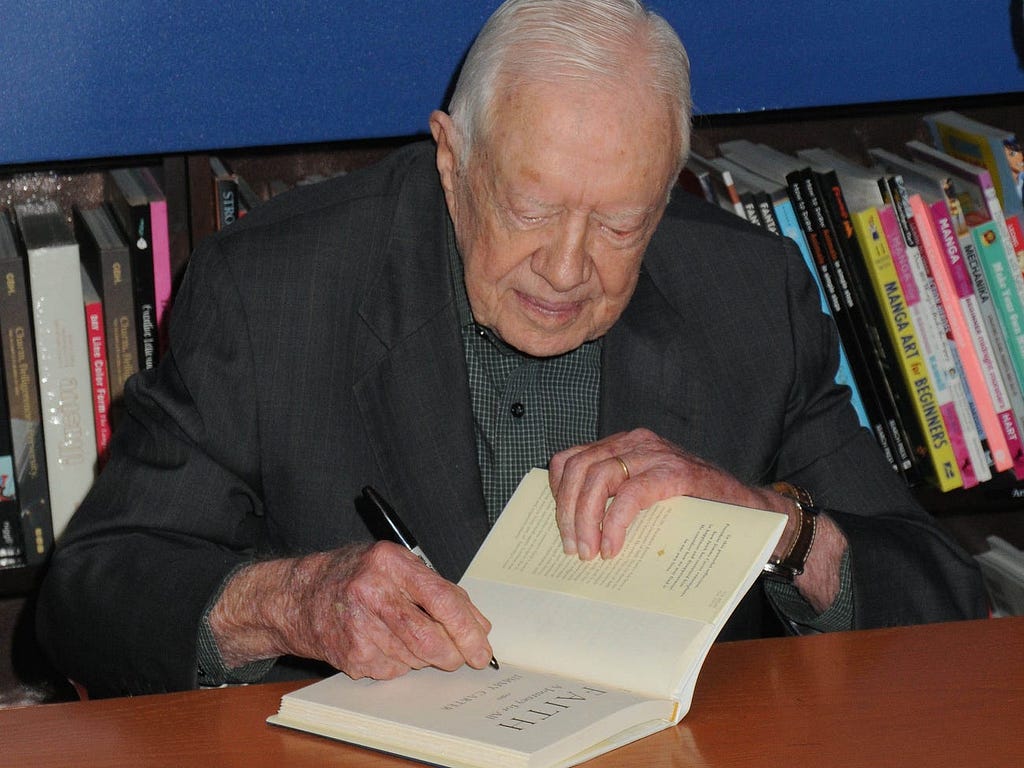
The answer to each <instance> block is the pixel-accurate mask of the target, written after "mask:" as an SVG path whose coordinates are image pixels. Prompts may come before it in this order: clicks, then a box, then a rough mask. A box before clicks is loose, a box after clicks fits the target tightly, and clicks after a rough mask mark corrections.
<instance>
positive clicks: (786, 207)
mask: <svg viewBox="0 0 1024 768" xmlns="http://www.w3.org/2000/svg"><path fill="white" fill-rule="evenodd" d="M773 207H774V209H775V218H776V220H777V221H778V223H779V234H781V235H782V236H783V237H788V238H789V239H790V240H792V241H793V242H794V243H796V246H797V248H798V249H799V250H800V255H801V256H802V257H803V260H804V263H805V264H806V265H807V269H808V270H809V271H810V273H811V275H813V276H814V282H815V285H817V286H818V293H819V295H820V296H821V311H822V312H823V313H825V314H827V315H829V316H830V317H832V319H833V322H835V316H834V315H833V314H832V309H831V307H829V303H828V298H827V297H826V296H825V290H824V288H823V287H822V285H821V276H820V275H819V274H818V269H817V267H816V266H815V264H814V257H813V256H811V251H810V248H808V246H807V238H806V237H805V236H804V232H803V229H801V227H800V223H799V222H798V221H797V218H796V213H795V212H794V211H793V203H792V202H791V201H790V199H789V197H788V196H780V198H779V199H778V200H776V201H773ZM836 330H837V331H838V323H837V324H836ZM836 381H837V382H838V383H840V384H843V385H845V386H846V387H847V388H848V389H849V390H850V402H851V404H852V405H853V409H854V410H855V411H856V412H857V419H858V421H860V423H861V425H863V426H864V427H866V428H868V429H870V430H871V431H872V433H873V434H876V436H877V433H876V432H875V430H876V429H877V428H878V426H879V424H881V423H882V422H881V421H880V420H879V418H878V416H877V414H875V413H873V412H872V411H871V406H870V405H869V404H867V403H865V401H864V400H865V398H864V395H863V393H862V385H861V383H860V381H858V378H857V375H856V374H855V373H854V363H853V361H851V359H850V354H849V353H848V351H847V349H846V342H845V341H843V339H842V334H841V333H840V341H839V367H838V369H837V370H836ZM878 442H879V446H880V447H881V448H882V451H883V452H884V453H885V455H886V458H887V459H889V463H890V464H892V466H893V468H894V469H895V468H896V462H895V459H894V458H893V456H892V450H891V448H890V446H889V441H888V437H887V436H885V435H884V433H883V437H882V439H880V440H879V441H878Z"/></svg>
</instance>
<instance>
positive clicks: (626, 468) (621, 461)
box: [615, 456, 629, 480]
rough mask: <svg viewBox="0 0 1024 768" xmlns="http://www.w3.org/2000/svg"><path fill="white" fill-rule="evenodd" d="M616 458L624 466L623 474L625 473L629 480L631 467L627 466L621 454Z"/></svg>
mask: <svg viewBox="0 0 1024 768" xmlns="http://www.w3.org/2000/svg"><path fill="white" fill-rule="evenodd" d="M615 460H616V461H617V462H619V466H620V467H622V474H624V475H625V476H626V479H627V480H629V467H627V466H626V462H624V461H623V460H622V457H621V456H616V457H615Z"/></svg>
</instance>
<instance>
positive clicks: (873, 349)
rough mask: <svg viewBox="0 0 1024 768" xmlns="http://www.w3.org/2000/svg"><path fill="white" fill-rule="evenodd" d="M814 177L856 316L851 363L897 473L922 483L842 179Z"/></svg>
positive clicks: (841, 281) (847, 301)
mask: <svg viewBox="0 0 1024 768" xmlns="http://www.w3.org/2000/svg"><path fill="white" fill-rule="evenodd" d="M810 178H811V180H812V181H813V184H814V189H815V192H816V194H817V196H818V198H819V200H820V201H821V206H822V210H823V211H824V213H825V216H826V218H827V219H828V220H829V222H830V227H831V230H832V239H833V241H834V242H835V245H836V248H835V254H834V259H835V260H834V269H835V272H836V275H837V279H836V282H837V284H838V285H839V288H840V294H839V296H840V298H841V299H842V302H843V303H844V310H845V312H846V313H847V314H848V315H849V316H850V327H851V332H850V334H851V336H852V339H851V341H850V344H849V346H851V347H853V350H852V353H851V360H852V361H853V363H854V364H855V372H856V376H857V380H858V382H865V384H864V387H865V389H866V391H867V393H868V395H869V397H870V398H871V399H872V400H871V401H870V402H872V407H873V408H874V410H875V411H876V413H877V416H876V417H875V419H874V422H877V423H878V424H879V425H880V426H878V427H876V429H877V430H878V431H879V432H882V433H884V434H885V435H887V439H888V441H889V443H890V444H891V446H892V453H893V456H894V458H895V461H896V468H897V470H898V471H899V472H900V473H901V474H902V475H903V476H904V478H905V479H906V480H907V482H908V483H910V484H914V483H915V482H917V481H919V480H920V479H921V477H920V473H919V472H918V471H917V468H916V467H915V465H914V460H913V456H912V450H911V441H910V438H909V437H908V435H907V429H906V428H905V427H904V426H902V424H901V417H900V407H899V402H898V396H897V395H896V393H894V392H893V389H892V386H891V384H890V382H889V378H888V377H887V375H886V372H885V361H886V360H887V359H891V358H892V355H893V353H892V352H891V351H890V350H888V349H887V348H885V346H884V344H883V343H882V339H883V338H884V337H883V336H882V335H881V334H879V332H878V329H879V327H880V326H881V322H880V320H879V319H878V317H877V313H876V312H874V305H873V304H872V302H871V299H870V295H869V294H868V293H866V290H868V289H867V286H868V285H870V281H869V280H868V278H867V276H866V275H865V274H864V272H863V259H862V256H861V253H860V246H859V245H858V244H857V238H856V235H855V234H854V231H853V224H852V222H851V221H850V213H849V210H848V208H847V206H846V199H845V197H844V195H843V190H842V186H841V185H840V183H839V176H838V174H837V173H836V172H835V171H834V170H833V171H825V172H818V171H812V172H811V174H810ZM911 421H912V419H911ZM881 439H882V438H879V443H881Z"/></svg>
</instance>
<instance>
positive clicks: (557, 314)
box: [516, 291, 584, 325]
mask: <svg viewBox="0 0 1024 768" xmlns="http://www.w3.org/2000/svg"><path fill="white" fill-rule="evenodd" d="M516 298H517V300H518V301H519V305H520V306H521V307H523V309H524V311H525V312H526V313H527V314H528V315H530V316H531V317H535V318H537V319H538V320H540V321H541V322H542V323H544V324H545V325H549V324H550V325H566V324H568V323H571V322H572V321H573V320H575V319H576V318H577V317H579V315H580V312H582V311H583V304H584V302H583V301H551V300H549V299H542V298H539V297H537V296H530V295H528V294H525V293H522V292H520V291H516Z"/></svg>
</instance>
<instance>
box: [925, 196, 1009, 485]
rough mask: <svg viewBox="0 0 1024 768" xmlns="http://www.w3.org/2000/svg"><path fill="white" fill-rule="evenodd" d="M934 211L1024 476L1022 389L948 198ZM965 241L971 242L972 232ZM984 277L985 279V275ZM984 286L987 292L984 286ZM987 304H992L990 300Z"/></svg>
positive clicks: (998, 413) (987, 378)
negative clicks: (1010, 375) (1007, 365)
mask: <svg viewBox="0 0 1024 768" xmlns="http://www.w3.org/2000/svg"><path fill="white" fill-rule="evenodd" d="M931 210H932V221H933V222H934V224H935V229H936V234H937V236H938V239H939V242H940V243H941V245H942V254H943V257H944V259H945V263H946V265H947V266H948V267H949V273H950V277H951V278H952V282H953V286H954V288H955V289H956V292H957V295H958V296H959V297H960V307H961V309H962V310H963V316H964V320H965V321H966V323H967V327H968V329H969V331H970V333H971V337H972V339H973V341H974V348H975V350H976V352H977V356H978V362H979V363H980V364H981V372H982V375H983V376H984V378H985V384H986V386H987V388H988V392H989V395H990V396H991V398H992V407H993V409H994V410H995V412H996V416H997V418H998V419H999V425H1000V427H1001V428H1002V431H1003V434H1004V435H1005V436H1006V447H1007V450H1008V451H1009V453H1010V459H1011V461H1012V463H1013V470H1014V474H1016V475H1017V476H1018V477H1020V478H1021V479H1024V437H1022V435H1021V431H1020V421H1019V418H1018V416H1017V415H1016V407H1015V400H1014V397H1015V396H1014V392H1016V399H1017V400H1018V401H1020V400H1021V399H1022V398H1021V392H1020V389H1019V387H1016V386H1015V384H1016V379H1015V378H1014V379H1013V380H1012V381H1008V380H1007V379H1006V378H1005V376H1004V372H1003V369H1002V367H1001V366H1000V364H999V362H998V360H999V358H1000V354H999V353H998V352H997V343H996V341H997V338H996V337H993V335H992V334H991V332H990V330H989V326H990V322H989V321H987V320H986V315H987V314H990V312H987V311H986V310H985V309H984V308H983V307H982V300H981V296H980V294H979V292H978V291H977V290H976V285H975V280H974V279H972V274H971V273H972V271H973V270H971V269H969V268H968V254H967V252H966V251H965V250H964V249H963V248H962V247H961V242H963V241H962V240H961V238H960V237H958V236H957V227H956V224H955V223H954V220H953V217H952V215H951V213H950V211H949V208H948V207H947V205H946V203H945V201H942V200H940V201H938V202H936V203H933V204H932V206H931ZM966 241H967V242H971V241H970V236H969V235H968V236H967V238H966ZM972 245H973V243H972ZM971 253H972V254H974V256H973V258H974V260H975V262H977V253H976V251H974V249H973V248H971ZM975 270H977V271H978V272H981V265H980V264H976V266H975ZM981 279H982V282H984V277H983V275H982V278H981ZM983 289H984V290H986V291H987V289H986V288H984V285H983ZM988 303H989V304H991V301H989V302H988ZM991 321H992V322H995V318H994V317H992V318H991ZM997 330H998V329H997ZM998 341H999V342H1001V341H1002V339H1001V338H998ZM1003 349H1004V351H1003V353H1002V355H1003V356H1006V357H1008V356H1009V352H1007V351H1005V345H1003Z"/></svg>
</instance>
